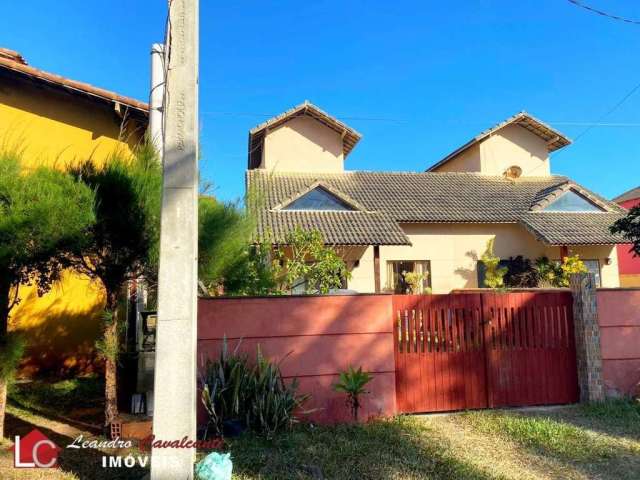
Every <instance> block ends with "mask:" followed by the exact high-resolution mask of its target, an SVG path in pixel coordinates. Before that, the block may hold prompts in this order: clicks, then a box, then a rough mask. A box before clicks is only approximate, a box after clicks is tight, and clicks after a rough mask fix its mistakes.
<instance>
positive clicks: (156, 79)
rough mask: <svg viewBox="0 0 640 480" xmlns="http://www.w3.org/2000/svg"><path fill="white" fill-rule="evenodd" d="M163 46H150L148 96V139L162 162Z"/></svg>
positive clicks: (156, 44) (157, 44)
mask: <svg viewBox="0 0 640 480" xmlns="http://www.w3.org/2000/svg"><path fill="white" fill-rule="evenodd" d="M164 63H165V55H164V45H163V44H161V43H154V44H153V45H151V92H150V94H149V139H150V140H151V142H152V143H153V145H154V146H155V147H156V150H157V152H158V155H159V157H160V162H162V153H163V152H162V145H163V144H164V128H163V102H164V84H165V68H164Z"/></svg>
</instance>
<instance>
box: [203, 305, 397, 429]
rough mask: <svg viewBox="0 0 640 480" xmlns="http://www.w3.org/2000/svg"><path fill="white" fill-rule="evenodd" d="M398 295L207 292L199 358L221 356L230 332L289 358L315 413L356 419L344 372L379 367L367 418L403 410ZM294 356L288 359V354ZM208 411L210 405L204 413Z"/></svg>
mask: <svg viewBox="0 0 640 480" xmlns="http://www.w3.org/2000/svg"><path fill="white" fill-rule="evenodd" d="M391 309H392V296H391V295H354V296H351V295H350V296H313V297H311V296H309V297H307V296H292V297H270V298H211V299H209V298H207V299H204V298H203V299H200V300H199V303H198V362H199V366H200V368H201V367H202V364H203V362H204V359H205V358H207V357H215V356H216V355H217V354H218V353H219V351H220V347H221V345H222V341H223V338H224V336H226V337H227V342H228V345H229V346H230V347H232V348H235V346H236V345H237V344H238V342H239V341H240V339H242V341H241V342H240V351H242V352H244V353H247V354H249V355H250V356H251V357H253V356H255V352H256V347H257V345H260V348H261V350H262V352H263V354H264V355H265V356H267V357H269V358H271V359H273V360H276V361H279V360H282V359H284V360H283V362H282V364H281V370H282V373H283V375H284V376H285V377H286V378H289V379H290V378H293V377H296V378H298V380H299V381H300V389H301V391H302V392H305V393H310V394H311V395H312V398H311V400H310V401H309V402H308V403H307V404H306V407H307V408H317V409H319V410H318V411H317V412H314V413H313V414H312V415H311V416H310V419H311V420H313V421H315V422H319V423H334V422H338V421H345V420H349V419H350V412H349V410H348V408H347V406H346V404H345V396H344V395H343V394H339V393H336V392H334V391H333V389H332V384H334V383H335V382H336V381H337V380H338V373H339V372H340V371H342V370H344V369H346V368H347V366H348V365H353V366H354V367H359V366H362V367H363V370H366V371H368V372H371V373H373V375H374V377H373V380H372V382H371V383H370V384H369V390H370V391H371V393H370V394H369V395H366V396H365V399H364V405H363V408H362V410H361V416H362V418H363V419H366V418H369V417H375V416H388V415H393V414H394V413H395V412H396V390H395V364H394V352H393V332H392V327H393V325H392V322H391ZM285 357H286V358H285ZM199 415H200V417H199V418H200V419H201V420H202V419H203V418H204V416H203V412H202V411H201V412H200V413H199Z"/></svg>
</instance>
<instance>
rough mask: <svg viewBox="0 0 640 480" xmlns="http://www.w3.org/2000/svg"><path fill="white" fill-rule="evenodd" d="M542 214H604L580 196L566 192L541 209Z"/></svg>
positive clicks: (600, 209)
mask: <svg viewBox="0 0 640 480" xmlns="http://www.w3.org/2000/svg"><path fill="white" fill-rule="evenodd" d="M542 211H543V212H604V209H602V208H600V207H599V206H597V205H596V204H595V203H593V202H591V201H589V200H587V199H586V198H585V197H583V196H582V195H580V194H578V193H576V192H574V191H573V190H567V191H566V192H564V193H563V194H562V195H560V196H559V197H558V198H556V199H555V200H554V201H553V202H551V203H550V204H549V205H547V206H546V207H545V208H543V209H542Z"/></svg>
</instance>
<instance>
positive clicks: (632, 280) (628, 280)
mask: <svg viewBox="0 0 640 480" xmlns="http://www.w3.org/2000/svg"><path fill="white" fill-rule="evenodd" d="M620 286H621V287H640V275H639V274H621V275H620Z"/></svg>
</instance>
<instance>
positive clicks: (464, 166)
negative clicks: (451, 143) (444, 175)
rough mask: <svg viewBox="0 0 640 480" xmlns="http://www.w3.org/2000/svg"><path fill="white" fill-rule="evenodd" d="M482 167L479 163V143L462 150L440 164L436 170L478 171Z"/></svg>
mask: <svg viewBox="0 0 640 480" xmlns="http://www.w3.org/2000/svg"><path fill="white" fill-rule="evenodd" d="M481 169H482V167H481V163H480V145H479V144H475V145H472V146H471V147H469V148H467V149H466V150H465V151H464V152H462V153H461V154H459V155H457V156H456V157H454V158H452V159H451V160H449V161H448V162H445V163H444V164H442V165H441V166H440V167H439V168H438V169H437V170H436V171H438V172H479V171H480V170H481Z"/></svg>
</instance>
